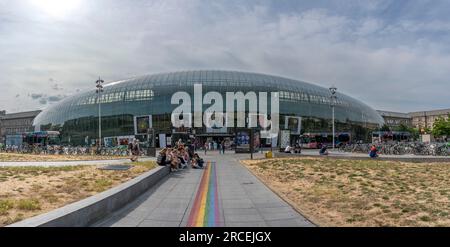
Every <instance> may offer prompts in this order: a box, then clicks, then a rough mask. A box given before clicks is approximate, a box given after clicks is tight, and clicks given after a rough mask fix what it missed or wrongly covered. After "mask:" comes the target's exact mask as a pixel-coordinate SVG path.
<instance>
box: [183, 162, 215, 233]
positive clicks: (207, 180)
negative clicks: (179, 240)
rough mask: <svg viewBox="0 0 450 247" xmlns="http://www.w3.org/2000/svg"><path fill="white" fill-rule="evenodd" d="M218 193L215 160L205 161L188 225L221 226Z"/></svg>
mask: <svg viewBox="0 0 450 247" xmlns="http://www.w3.org/2000/svg"><path fill="white" fill-rule="evenodd" d="M219 219H220V211H219V193H218V190H217V173H216V164H215V162H210V161H208V162H207V165H206V170H205V171H204V173H203V176H202V180H201V182H200V186H199V188H198V191H197V195H196V196H195V199H194V205H193V207H192V209H191V213H190V215H189V220H188V223H187V226H188V227H205V226H221V223H220V220H219Z"/></svg>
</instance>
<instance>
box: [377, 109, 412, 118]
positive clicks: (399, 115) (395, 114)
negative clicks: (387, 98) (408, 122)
mask: <svg viewBox="0 0 450 247" xmlns="http://www.w3.org/2000/svg"><path fill="white" fill-rule="evenodd" d="M377 112H378V113H380V115H381V116H382V117H396V118H411V116H409V114H408V113H402V112H393V111H381V110H377Z"/></svg>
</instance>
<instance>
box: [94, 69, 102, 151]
mask: <svg viewBox="0 0 450 247" xmlns="http://www.w3.org/2000/svg"><path fill="white" fill-rule="evenodd" d="M103 82H104V81H103V80H102V79H100V77H99V78H98V80H97V81H96V82H95V83H96V84H97V85H96V86H95V87H96V88H97V89H96V90H95V92H96V93H97V102H98V147H99V148H101V147H102V108H101V94H102V92H103V85H102V84H103Z"/></svg>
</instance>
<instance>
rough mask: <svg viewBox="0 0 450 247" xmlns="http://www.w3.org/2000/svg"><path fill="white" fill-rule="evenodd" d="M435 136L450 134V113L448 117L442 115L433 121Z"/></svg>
mask: <svg viewBox="0 0 450 247" xmlns="http://www.w3.org/2000/svg"><path fill="white" fill-rule="evenodd" d="M432 134H433V136H436V137H438V136H450V114H448V117H447V119H445V118H443V117H440V118H438V119H437V120H436V121H434V123H433V131H432Z"/></svg>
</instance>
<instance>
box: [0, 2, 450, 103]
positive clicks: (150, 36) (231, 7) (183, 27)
mask: <svg viewBox="0 0 450 247" xmlns="http://www.w3.org/2000/svg"><path fill="white" fill-rule="evenodd" d="M61 2H64V3H63V4H61ZM449 9H450V2H449V1H438V0H428V1H425V0H424V1H413V0H411V1H406V0H396V1H362V0H361V1H357V0H347V1H283V0H278V1H268V0H264V1H237V0H231V1H230V0H228V1H208V0H189V1H187V0H186V1H181V0H176V1H175V0H174V1H170V0H165V1H143V0H140V1H136V0H135V1H111V0H99V1H88V0H66V1H58V0H18V1H17V0H14V1H13V0H0V86H1V90H0V109H6V110H7V111H9V112H14V111H23V110H34V109H42V108H44V107H46V106H48V105H49V104H54V103H55V102H57V101H59V100H60V99H62V98H64V97H66V96H68V95H71V94H73V93H76V92H77V90H80V89H86V88H89V87H93V86H94V81H95V80H96V79H97V78H98V76H102V78H104V79H105V81H113V80H119V79H125V78H129V77H132V76H136V75H143V74H150V73H158V72H167V71H177V70H187V69H230V70H240V71H252V72H261V73H267V74H275V75H281V76H285V77H288V78H294V79H299V80H304V81H307V82H311V83H315V84H318V85H322V86H325V87H328V86H329V85H331V84H334V85H336V86H337V87H338V90H339V91H341V92H344V93H347V94H348V95H350V96H353V97H355V98H358V99H360V100H362V101H364V102H366V103H367V104H369V105H371V106H372V107H374V108H376V109H384V110H393V111H405V112H408V111H420V110H428V109H437V108H450V69H449V68H450V45H449V44H450V15H449V14H448V10H449Z"/></svg>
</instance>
